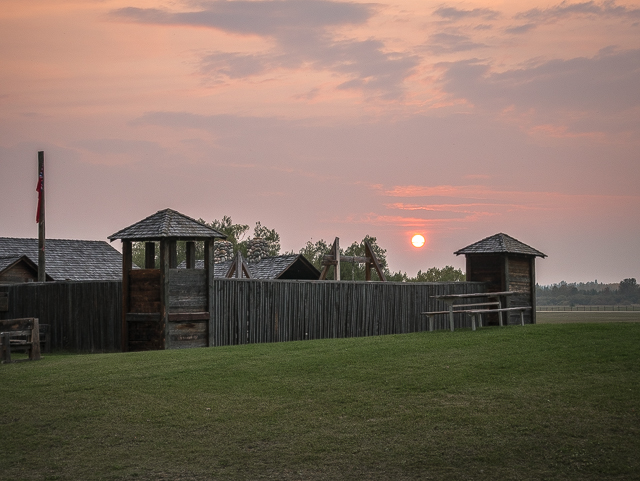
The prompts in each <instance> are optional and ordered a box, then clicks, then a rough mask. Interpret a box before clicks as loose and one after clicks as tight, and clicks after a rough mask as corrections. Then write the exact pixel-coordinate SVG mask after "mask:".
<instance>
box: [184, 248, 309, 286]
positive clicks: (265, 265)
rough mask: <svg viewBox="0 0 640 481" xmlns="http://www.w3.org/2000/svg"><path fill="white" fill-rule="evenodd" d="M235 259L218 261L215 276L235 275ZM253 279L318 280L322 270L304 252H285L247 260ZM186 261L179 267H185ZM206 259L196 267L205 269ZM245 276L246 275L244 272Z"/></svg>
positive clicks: (197, 262)
mask: <svg viewBox="0 0 640 481" xmlns="http://www.w3.org/2000/svg"><path fill="white" fill-rule="evenodd" d="M234 266H235V261H234V259H229V260H224V261H222V262H216V264H215V274H214V276H215V278H216V279H224V278H225V277H234V276H233V272H232V271H233V270H234V269H233V267H234ZM246 266H247V267H248V269H249V273H250V276H251V279H296V280H313V281H317V280H318V278H319V277H320V271H319V270H318V269H316V267H315V266H314V265H313V264H312V263H311V262H309V261H308V260H307V258H306V257H304V256H303V255H302V254H283V255H281V256H269V257H263V258H261V259H260V260H258V261H256V262H246ZM185 267H186V262H181V263H180V265H179V266H178V268H180V269H184V268H185ZM203 268H204V261H201V260H198V261H196V269H203ZM243 277H246V276H245V275H244V274H243Z"/></svg>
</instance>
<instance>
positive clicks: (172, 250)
mask: <svg viewBox="0 0 640 481" xmlns="http://www.w3.org/2000/svg"><path fill="white" fill-rule="evenodd" d="M167 243H168V245H169V269H175V268H176V267H178V248H177V245H176V241H174V240H170V241H167ZM168 272H169V271H167V273H168Z"/></svg>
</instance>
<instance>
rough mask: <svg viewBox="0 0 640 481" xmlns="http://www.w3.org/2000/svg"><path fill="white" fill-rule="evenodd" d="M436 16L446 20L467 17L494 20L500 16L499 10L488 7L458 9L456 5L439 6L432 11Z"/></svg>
mask: <svg viewBox="0 0 640 481" xmlns="http://www.w3.org/2000/svg"><path fill="white" fill-rule="evenodd" d="M433 13H434V14H436V15H437V16H439V17H441V18H444V19H446V20H453V21H455V20H462V19H467V18H482V19H485V20H495V19H497V18H498V17H500V12H498V11H496V10H492V9H490V8H474V9H471V10H464V9H459V8H456V7H440V8H438V9H437V10H435V11H434V12H433Z"/></svg>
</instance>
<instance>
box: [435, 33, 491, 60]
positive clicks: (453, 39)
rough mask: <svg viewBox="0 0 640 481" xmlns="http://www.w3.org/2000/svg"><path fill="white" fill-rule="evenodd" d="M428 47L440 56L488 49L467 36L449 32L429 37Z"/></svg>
mask: <svg viewBox="0 0 640 481" xmlns="http://www.w3.org/2000/svg"><path fill="white" fill-rule="evenodd" d="M428 45H429V47H428V49H429V50H430V51H431V52H432V53H435V54H438V55H440V54H447V53H453V52H466V51H469V50H474V49H477V48H482V47H486V45H485V44H483V43H479V42H474V41H472V40H471V37H469V36H467V35H463V34H458V33H447V32H438V33H434V34H433V35H431V36H429V41H428Z"/></svg>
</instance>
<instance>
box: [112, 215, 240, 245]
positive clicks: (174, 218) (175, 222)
mask: <svg viewBox="0 0 640 481" xmlns="http://www.w3.org/2000/svg"><path fill="white" fill-rule="evenodd" d="M212 237H213V238H218V239H226V238H227V236H225V235H224V234H222V233H221V232H218V231H217V230H215V229H212V228H211V227H208V226H206V225H204V224H201V223H200V222H198V221H197V220H195V219H192V218H191V217H189V216H186V215H184V214H181V213H180V212H177V211H175V210H172V209H164V210H160V211H158V212H156V213H155V214H153V215H150V216H149V217H147V218H145V219H142V220H141V221H139V222H136V223H135V224H133V225H130V226H129V227H125V228H124V229H122V230H119V231H118V232H116V233H115V234H112V235H110V236H109V237H108V239H109V240H110V241H114V240H115V239H122V240H129V241H145V240H148V241H152V240H160V239H167V238H171V239H177V240H195V239H210V238H212Z"/></svg>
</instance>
